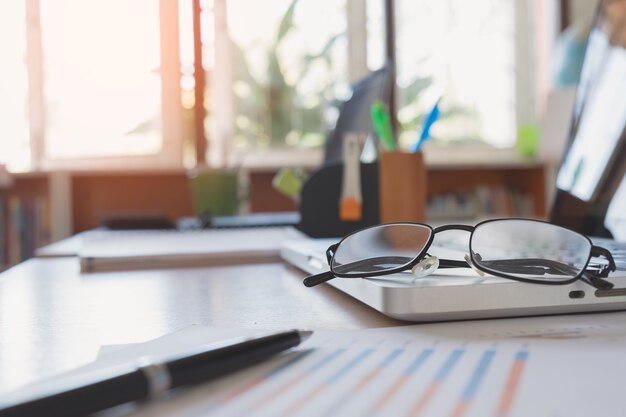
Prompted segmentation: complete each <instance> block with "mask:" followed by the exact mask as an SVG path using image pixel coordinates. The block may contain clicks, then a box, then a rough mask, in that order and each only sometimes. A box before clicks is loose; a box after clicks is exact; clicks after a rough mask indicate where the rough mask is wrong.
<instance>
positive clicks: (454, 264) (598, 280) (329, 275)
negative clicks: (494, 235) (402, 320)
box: [303, 218, 616, 289]
mask: <svg viewBox="0 0 626 417" xmlns="http://www.w3.org/2000/svg"><path fill="white" fill-rule="evenodd" d="M510 220H518V221H519V220H522V221H527V222H536V223H542V224H546V225H549V226H552V227H557V228H560V229H564V230H567V231H569V232H572V233H575V234H577V235H579V236H582V237H583V238H584V239H585V240H587V242H589V246H590V249H589V255H588V256H587V260H586V262H585V266H584V267H583V268H582V269H581V270H580V272H579V273H578V274H577V275H576V276H575V277H573V278H569V279H566V280H559V281H550V280H540V279H532V278H523V277H517V276H514V275H507V274H504V273H499V272H497V271H492V270H489V269H487V268H483V267H481V266H480V264H479V263H477V262H476V261H475V260H474V251H473V250H472V237H473V234H474V231H475V230H476V229H477V228H478V227H479V226H481V225H484V224H487V223H492V222H502V221H510ZM391 225H417V226H422V227H425V228H427V229H429V230H430V236H429V238H428V242H426V244H425V245H424V248H423V249H422V251H421V252H420V253H419V254H418V255H417V256H416V257H414V258H413V259H412V260H411V261H410V262H409V263H406V264H404V265H401V266H398V267H395V268H390V269H386V270H383V271H375V272H365V273H359V274H354V273H341V272H339V273H338V272H335V271H333V260H334V257H335V253H336V250H337V248H338V247H339V246H340V245H341V244H342V243H343V242H344V241H345V240H346V239H348V238H350V237H351V236H353V235H355V234H357V233H360V232H363V231H365V230H368V229H373V228H378V227H381V226H391ZM450 230H461V231H466V232H469V233H470V239H469V256H470V260H471V262H472V265H469V264H468V263H467V262H465V261H456V260H452V259H439V268H471V267H473V268H476V269H477V270H479V271H482V272H484V273H486V274H490V275H493V276H496V277H500V278H506V279H511V280H515V281H519V282H525V283H530V284H544V285H567V284H571V283H573V282H575V281H577V280H582V281H583V282H585V283H587V284H589V285H591V286H593V287H595V288H597V289H611V288H613V284H612V283H610V282H608V281H606V280H603V279H602V278H606V277H607V276H608V275H609V273H610V272H613V271H615V269H616V265H615V260H614V259H613V255H612V254H611V252H610V251H609V250H608V249H605V248H603V247H600V246H596V245H594V244H593V242H592V241H591V239H589V238H588V237H587V236H585V235H582V234H580V233H578V232H576V231H574V230H571V229H568V228H566V227H563V226H559V225H556V224H552V223H549V222H546V221H542V220H535V219H524V218H505V219H489V220H484V221H482V222H480V223H478V224H476V225H475V226H470V225H462V224H451V225H445V226H439V227H436V228H433V227H431V226H430V225H428V224H424V223H410V222H398V223H386V224H379V225H375V226H369V227H365V228H363V229H360V230H357V231H355V232H352V233H350V234H349V235H347V236H345V237H343V238H342V239H341V240H340V241H339V242H337V243H335V244H333V245H331V246H329V247H328V249H327V250H326V259H327V261H328V265H329V266H330V271H326V272H322V273H320V274H316V275H311V276H309V277H307V278H305V279H304V281H303V283H304V285H305V286H307V287H313V286H315V285H318V284H321V283H324V282H327V281H330V280H331V279H333V278H372V277H379V276H383V275H391V274H395V273H397V272H403V271H409V270H412V269H413V268H414V267H415V265H417V264H418V263H420V262H421V261H422V260H423V259H424V258H425V256H426V255H428V249H429V248H430V246H431V244H432V242H433V240H434V238H435V235H436V234H437V233H439V232H445V231H450ZM594 256H604V257H605V258H606V259H607V260H608V265H607V266H606V267H604V268H601V269H600V270H599V272H597V273H596V274H593V275H591V274H590V272H589V271H587V268H588V267H589V262H590V261H591V258H592V257H594Z"/></svg>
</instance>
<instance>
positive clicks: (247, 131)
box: [0, 0, 597, 267]
mask: <svg viewBox="0 0 626 417" xmlns="http://www.w3.org/2000/svg"><path fill="white" fill-rule="evenodd" d="M596 4H597V1H592V0H472V1H467V0H445V1H440V0H436V1H435V0H395V1H393V0H271V1H263V2H261V1H257V0H160V1H156V0H133V1H130V2H129V1H123V0H107V1H104V0H88V1H85V0H51V1H41V0H15V1H5V2H2V3H1V4H0V68H2V69H1V71H0V74H1V76H0V129H1V130H0V164H1V165H0V219H2V220H1V221H0V226H2V228H3V230H4V232H3V233H2V235H0V236H4V238H3V239H0V240H2V247H0V253H2V257H1V258H0V267H2V266H3V265H4V266H7V265H10V264H13V263H15V262H17V261H19V260H21V259H23V258H25V257H28V256H30V255H31V254H32V251H33V249H34V247H37V246H39V245H41V244H43V243H46V242H49V241H55V240H58V239H60V238H63V237H66V236H68V235H71V234H73V233H76V232H80V231H83V230H87V229H90V228H93V227H96V226H98V225H99V224H100V222H101V219H102V217H103V216H107V215H118V214H121V215H128V214H136V215H145V214H156V215H164V216H167V217H168V218H172V219H177V218H180V217H185V216H190V215H193V214H194V208H193V205H192V202H191V198H190V191H189V187H188V177H187V173H188V170H191V169H204V168H205V167H208V168H211V169H222V170H229V169H233V170H234V169H236V170H237V175H238V176H239V177H240V178H243V181H245V183H246V184H247V188H246V192H245V201H243V203H242V204H241V206H240V207H239V208H238V212H263V211H286V210H294V209H296V208H297V201H293V200H291V199H289V198H288V197H285V196H283V195H281V194H280V193H278V192H277V191H276V190H275V189H274V187H273V186H272V180H273V178H274V176H275V174H276V172H277V171H278V170H279V169H280V168H284V167H299V168H304V169H305V170H308V171H309V172H310V171H313V170H315V169H316V168H317V167H318V166H319V165H320V164H321V162H322V159H323V149H324V142H325V140H326V137H327V134H328V131H329V129H331V128H332V126H333V124H334V121H335V120H336V118H337V114H338V107H339V105H340V103H341V101H342V100H346V99H347V98H349V97H350V94H351V85H353V84H354V83H355V82H357V81H358V80H360V79H362V78H363V77H365V76H366V75H367V74H368V73H370V72H371V71H374V70H377V69H379V68H381V67H382V66H383V65H385V63H388V62H392V63H393V68H394V70H395V74H394V78H395V90H394V92H393V96H392V103H391V105H390V107H391V110H392V111H393V112H394V113H395V115H396V117H397V137H398V141H399V144H400V146H401V147H408V146H410V144H411V143H412V141H414V140H415V138H416V136H417V135H419V132H420V129H421V125H422V120H423V117H424V115H425V114H427V113H428V112H429V110H430V109H431V108H432V107H433V105H434V104H435V103H436V102H437V100H439V99H441V101H440V107H441V117H440V119H439V120H438V122H437V123H436V124H435V125H434V126H433V128H432V131H431V135H432V140H430V141H429V142H428V143H427V145H426V147H425V149H424V153H425V156H426V160H427V163H428V165H429V205H430V213H431V216H433V217H434V216H436V215H441V213H442V212H443V213H444V215H448V216H450V217H455V218H458V217H468V218H470V217H480V216H485V215H495V214H504V215H528V216H532V217H542V216H545V207H546V205H547V201H548V200H549V198H550V196H549V192H548V190H549V185H548V186H546V184H549V183H550V181H551V177H550V175H551V174H550V164H551V162H553V161H554V160H556V159H558V157H559V155H560V150H561V149H562V146H563V144H564V141H565V135H566V131H567V123H568V118H569V111H570V108H571V107H568V106H571V100H572V97H571V96H572V94H571V91H573V90H572V86H573V85H575V83H576V81H577V77H578V71H579V70H580V61H581V59H582V57H581V56H580V54H581V51H582V49H583V45H584V41H585V37H586V34H587V31H588V30H589V24H590V22H591V19H592V17H593V13H594V10H595V7H596ZM547 116H549V117H547ZM468 202H469V203H468ZM446 210H447V211H446ZM16 225H17V226H16ZM20 235H21V237H20Z"/></svg>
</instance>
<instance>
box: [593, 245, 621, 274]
mask: <svg viewBox="0 0 626 417" xmlns="http://www.w3.org/2000/svg"><path fill="white" fill-rule="evenodd" d="M591 256H595V257H598V256H604V257H605V258H606V260H607V261H609V264H608V265H606V266H602V267H601V268H600V271H599V272H598V273H597V274H596V275H597V276H598V277H602V278H606V277H608V276H609V273H610V272H613V271H615V269H617V266H616V265H615V259H613V254H611V251H609V250H608V249H606V248H603V247H601V246H592V247H591Z"/></svg>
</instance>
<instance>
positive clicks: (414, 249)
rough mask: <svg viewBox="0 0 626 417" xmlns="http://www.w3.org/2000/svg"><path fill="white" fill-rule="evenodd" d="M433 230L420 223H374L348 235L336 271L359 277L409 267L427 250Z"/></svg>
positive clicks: (336, 260)
mask: <svg viewBox="0 0 626 417" xmlns="http://www.w3.org/2000/svg"><path fill="white" fill-rule="evenodd" d="M431 235H432V230H431V229H430V228H428V227H426V226H423V225H419V224H389V225H380V226H375V227H371V228H369V229H365V230H362V231H360V232H357V233H355V234H353V235H350V236H348V237H347V238H345V239H344V240H343V241H342V242H341V244H340V245H339V247H338V248H337V252H336V253H335V256H334V257H333V261H332V263H331V270H332V271H333V272H334V273H336V274H345V275H351V276H355V277H358V276H360V275H363V274H368V273H380V272H384V271H388V270H391V269H396V268H401V267H405V266H407V265H408V264H410V263H411V261H413V260H414V259H415V258H416V257H417V256H419V255H420V253H421V252H422V251H423V250H424V248H425V247H426V245H427V244H428V242H429V241H430V237H431Z"/></svg>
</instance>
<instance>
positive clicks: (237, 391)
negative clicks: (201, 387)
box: [221, 349, 315, 402]
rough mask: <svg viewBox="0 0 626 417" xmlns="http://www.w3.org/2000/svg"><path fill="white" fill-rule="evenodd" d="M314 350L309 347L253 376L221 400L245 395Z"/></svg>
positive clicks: (224, 400) (225, 400) (226, 400)
mask: <svg viewBox="0 0 626 417" xmlns="http://www.w3.org/2000/svg"><path fill="white" fill-rule="evenodd" d="M314 351H315V349H309V350H304V351H302V352H298V353H297V354H295V355H294V356H293V357H292V358H290V359H289V360H287V361H285V362H284V363H282V364H280V365H278V366H277V367H275V368H273V369H270V370H269V371H267V372H266V373H264V374H261V375H259V376H258V377H256V378H251V379H250V381H248V382H247V383H246V384H244V385H242V386H241V387H239V388H237V389H235V390H233V391H232V392H231V393H230V394H228V395H227V396H226V397H224V398H223V399H222V401H221V402H228V401H232V400H233V399H235V398H236V397H239V396H240V395H243V394H245V393H246V392H248V391H250V390H252V389H254V388H256V387H257V386H259V385H261V384H263V383H265V382H267V381H268V380H269V379H271V378H272V377H273V376H275V375H277V374H279V373H280V372H282V371H284V370H286V369H288V368H289V367H290V366H292V365H294V364H295V363H297V362H299V361H301V360H302V359H304V358H305V357H307V356H308V355H309V354H311V353H312V352H314Z"/></svg>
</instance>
